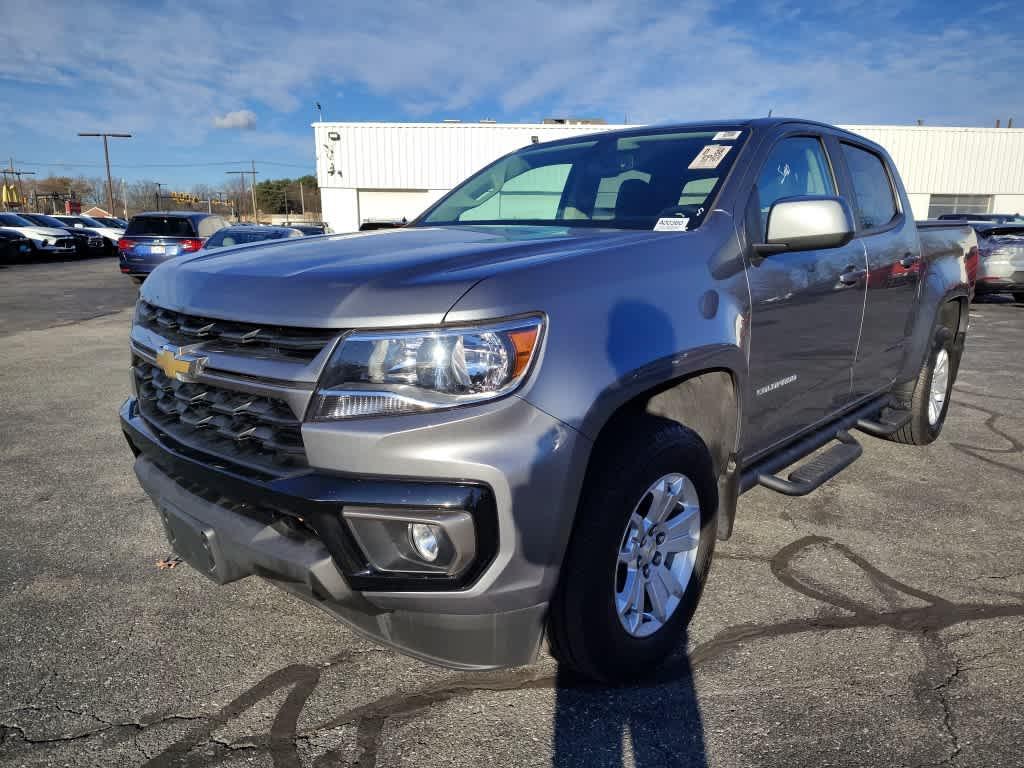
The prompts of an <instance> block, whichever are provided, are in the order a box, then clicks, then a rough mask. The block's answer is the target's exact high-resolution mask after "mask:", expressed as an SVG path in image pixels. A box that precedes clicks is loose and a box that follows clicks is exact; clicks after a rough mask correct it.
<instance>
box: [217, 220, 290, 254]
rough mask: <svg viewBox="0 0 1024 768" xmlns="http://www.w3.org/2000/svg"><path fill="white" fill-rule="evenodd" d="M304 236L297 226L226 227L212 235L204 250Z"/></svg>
mask: <svg viewBox="0 0 1024 768" xmlns="http://www.w3.org/2000/svg"><path fill="white" fill-rule="evenodd" d="M302 236H303V235H302V233H301V232H300V231H299V230H298V229H297V228H295V227H264V226H255V227H224V229H220V230H218V231H217V232H215V233H214V234H212V235H210V238H209V239H208V240H207V241H206V244H205V245H204V246H203V250H212V249H214V248H225V247H227V246H231V245H242V244H244V243H258V242H261V241H263V240H281V239H283V238H289V237H302Z"/></svg>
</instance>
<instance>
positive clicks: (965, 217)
mask: <svg viewBox="0 0 1024 768" xmlns="http://www.w3.org/2000/svg"><path fill="white" fill-rule="evenodd" d="M938 220H939V221H987V222H989V223H990V224H1024V216H1021V215H1020V214H1019V213H944V214H942V215H941V216H939V219H938Z"/></svg>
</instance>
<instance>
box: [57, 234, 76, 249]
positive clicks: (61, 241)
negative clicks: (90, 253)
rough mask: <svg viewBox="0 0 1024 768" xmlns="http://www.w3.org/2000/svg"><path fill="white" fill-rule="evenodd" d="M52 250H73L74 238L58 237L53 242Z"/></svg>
mask: <svg viewBox="0 0 1024 768" xmlns="http://www.w3.org/2000/svg"><path fill="white" fill-rule="evenodd" d="M53 247H54V248H74V247H75V238H73V237H58V238H57V239H56V240H54V241H53Z"/></svg>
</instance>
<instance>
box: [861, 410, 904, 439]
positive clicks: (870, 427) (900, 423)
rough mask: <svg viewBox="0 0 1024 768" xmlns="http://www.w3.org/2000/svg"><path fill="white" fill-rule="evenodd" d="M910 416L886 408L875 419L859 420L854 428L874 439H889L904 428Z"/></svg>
mask: <svg viewBox="0 0 1024 768" xmlns="http://www.w3.org/2000/svg"><path fill="white" fill-rule="evenodd" d="M910 416H911V413H910V411H898V410H894V409H892V408H886V409H885V410H884V411H883V412H882V415H881V416H879V417H878V418H877V419H860V420H858V421H857V423H856V424H855V425H854V426H856V427H857V429H859V430H860V431H861V432H866V433H867V434H869V435H872V436H874V437H889V435H892V434H895V433H896V432H897V431H899V430H900V429H902V428H903V427H905V426H906V425H907V423H908V422H909V421H910Z"/></svg>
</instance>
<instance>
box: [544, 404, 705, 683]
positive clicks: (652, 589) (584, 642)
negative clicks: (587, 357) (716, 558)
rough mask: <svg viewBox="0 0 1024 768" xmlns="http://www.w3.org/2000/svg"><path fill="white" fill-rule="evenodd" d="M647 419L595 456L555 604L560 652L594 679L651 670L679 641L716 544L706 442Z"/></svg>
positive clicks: (552, 619) (553, 623)
mask: <svg viewBox="0 0 1024 768" xmlns="http://www.w3.org/2000/svg"><path fill="white" fill-rule="evenodd" d="M639 422H640V423H639V424H637V423H635V422H634V423H633V424H632V425H630V429H629V431H628V433H624V432H620V433H619V435H620V436H619V437H617V438H609V440H608V442H607V443H606V446H607V447H606V448H605V449H603V450H601V449H599V450H600V451H601V452H600V454H599V455H598V456H596V457H595V459H594V461H593V462H592V465H591V468H590V470H589V471H588V473H587V481H586V488H585V489H584V492H583V496H582V498H581V501H580V507H579V510H578V512H577V523H576V526H575V529H574V532H573V537H572V541H571V542H570V545H569V551H568V553H567V555H566V561H565V564H564V566H563V569H562V577H561V583H560V584H559V589H558V591H557V593H556V596H555V598H554V600H553V601H552V604H551V610H550V613H549V621H548V624H549V626H548V630H549V631H548V639H549V642H550V645H551V650H552V653H553V654H554V655H555V657H556V658H557V659H558V660H559V661H560V662H562V663H563V664H566V665H568V666H570V667H572V668H573V669H574V670H576V671H577V672H578V673H580V674H582V675H584V676H585V677H588V678H592V679H595V680H602V681H620V680H628V679H635V678H637V677H642V676H646V675H647V674H650V673H651V672H653V671H654V670H655V669H656V668H657V666H658V665H659V664H661V663H662V662H663V661H664V660H665V659H666V658H667V657H668V656H669V655H670V654H671V653H672V652H673V651H674V650H675V649H676V648H677V647H678V645H679V642H680V640H681V639H682V637H683V633H684V630H685V628H686V625H687V624H688V623H689V621H690V618H691V617H692V616H693V612H694V610H695V609H696V607H697V603H698V601H699V600H700V595H701V592H702V590H703V588H704V581H705V579H706V577H707V573H708V568H709V565H710V561H711V554H712V552H713V550H714V543H715V520H716V517H715V513H716V508H717V505H718V493H717V487H716V484H715V477H714V471H713V469H712V462H711V456H710V454H709V453H708V450H707V447H706V446H705V445H704V442H703V441H702V440H701V439H700V437H699V436H697V435H696V434H695V433H694V432H692V431H691V430H689V429H686V428H685V427H682V426H680V425H679V424H677V423H675V422H672V421H668V420H666V419H661V418H656V417H651V416H643V417H641V418H640V419H639Z"/></svg>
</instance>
